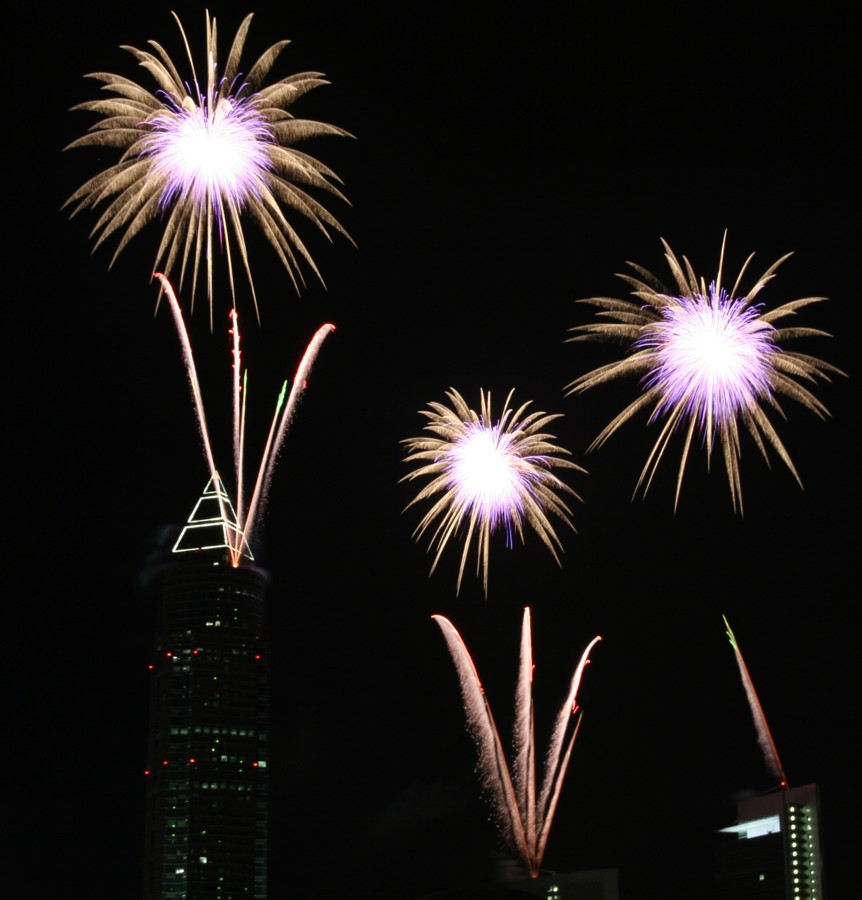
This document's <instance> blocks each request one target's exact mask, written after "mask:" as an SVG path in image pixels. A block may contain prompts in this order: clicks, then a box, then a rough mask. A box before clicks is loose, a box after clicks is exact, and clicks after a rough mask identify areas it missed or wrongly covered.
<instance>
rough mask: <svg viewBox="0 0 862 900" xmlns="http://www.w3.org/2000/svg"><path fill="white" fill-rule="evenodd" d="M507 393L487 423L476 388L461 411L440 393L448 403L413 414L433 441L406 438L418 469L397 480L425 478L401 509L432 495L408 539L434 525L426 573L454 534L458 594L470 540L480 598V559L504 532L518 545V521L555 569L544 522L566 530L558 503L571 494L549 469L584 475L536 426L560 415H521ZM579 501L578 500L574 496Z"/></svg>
mask: <svg viewBox="0 0 862 900" xmlns="http://www.w3.org/2000/svg"><path fill="white" fill-rule="evenodd" d="M513 393H514V391H510V392H509V396H508V397H507V398H506V402H505V403H504V404H503V413H502V415H501V416H500V419H499V420H498V421H497V422H496V423H495V422H494V421H493V419H492V416H491V394H490V392H488V393H485V391H483V390H480V392H479V394H480V409H479V412H476V411H475V410H473V409H470V407H468V406H467V403H466V402H465V400H464V398H463V397H462V396H461V395H460V394H459V393H458V392H457V391H456V390H455V389H454V388H452V389H450V390H449V391H447V392H446V396H447V397H448V398H449V400H450V402H451V404H452V406H451V408H450V407H448V406H446V405H445V404H443V403H430V404H429V406H430V407H431V408H430V409H427V410H421V415H423V416H425V417H426V418H427V419H428V423H427V424H426V425H425V430H426V431H430V432H431V433H432V434H433V435H434V437H427V436H423V437H417V438H409V439H407V440H405V441H402V443H404V444H405V445H406V447H407V450H408V455H407V457H406V458H405V462H408V463H411V462H418V463H422V465H421V466H420V467H419V468H417V469H415V470H414V471H412V472H410V473H409V474H408V475H405V476H404V478H403V479H402V480H406V481H412V480H413V479H415V478H423V477H426V476H427V477H430V478H431V479H432V480H431V483H430V484H427V485H426V486H425V487H424V488H422V490H421V491H420V492H419V493H418V494H417V495H416V497H415V499H414V500H412V501H411V503H410V504H409V505H408V508H409V506H412V505H413V504H414V503H418V502H420V501H422V500H425V499H426V498H429V497H436V500H435V502H434V504H433V506H432V507H431V508H430V509H429V510H428V512H426V513H425V515H424V516H423V518H422V521H421V522H420V523H419V525H418V527H417V528H416V531H415V532H414V536H415V537H416V538H417V539H419V538H421V537H422V535H423V534H424V533H425V532H426V531H427V530H428V529H429V528H430V527H431V525H432V524H435V523H436V527H435V528H434V533H433V535H432V537H431V542H430V547H431V548H432V549H433V548H434V547H436V554H435V556H434V563H433V565H432V566H431V571H432V572H433V571H434V569H435V568H436V567H437V563H438V562H439V560H440V555H441V554H442V552H443V550H444V548H445V547H446V545H447V544H448V543H449V540H450V539H451V538H452V537H453V536H455V535H459V534H462V535H463V541H464V550H463V552H462V554H461V566H460V569H459V571H458V590H459V591H460V589H461V579H462V577H463V574H464V566H465V564H466V561H467V555H468V553H469V551H470V544H471V542H472V540H473V538H474V537H475V538H476V542H477V560H476V570H477V573H478V572H479V571H481V572H482V577H483V584H484V588H485V594H486V596H487V593H488V556H489V548H490V543H491V535H492V533H493V532H494V531H496V530H497V529H498V528H500V527H503V528H504V529H505V530H506V536H507V543H508V544H509V545H510V546H511V544H512V540H513V535H514V534H517V535H518V537H520V538H521V541H522V542H523V540H524V523H525V522H526V523H527V524H529V525H530V526H531V527H532V528H533V530H534V531H535V532H536V533H537V534H538V535H539V537H540V538H541V539H542V541H543V542H544V544H545V546H546V547H547V548H548V549H549V550H550V551H551V553H552V554H553V556H554V559H555V560H556V561H557V563H558V564H559V561H560V560H559V556H558V550H560V549H562V547H561V544H560V541H559V538H558V537H557V535H556V532H555V531H554V527H553V525H552V523H551V521H550V519H549V518H548V514H549V513H552V514H553V515H555V516H558V517H559V518H560V519H562V520H563V521H564V522H565V523H566V524H567V525H568V526H570V527H572V521H571V511H570V510H569V508H568V506H566V504H565V503H564V502H563V501H562V500H561V499H560V497H559V492H561V491H565V492H567V493H569V494H571V495H572V496H573V497H576V498H577V497H578V495H577V494H576V493H575V492H574V491H573V490H572V489H571V488H570V487H568V485H566V484H564V483H563V482H562V481H560V479H559V478H557V476H556V475H554V473H553V472H552V469H554V468H567V469H576V470H577V471H579V472H583V471H584V470H583V469H581V468H580V466H577V465H575V463H573V462H571V461H570V460H568V459H565V458H563V457H562V456H561V454H568V451H567V450H565V449H563V448H561V447H558V446H557V445H556V444H554V443H553V441H554V436H553V435H551V434H547V433H545V432H544V431H543V429H544V428H545V427H546V426H547V425H548V423H550V422H552V421H553V420H554V419H558V418H560V415H559V414H557V415H547V414H545V413H543V412H533V413H529V414H526V412H527V408H528V407H529V406H530V402H529V401H528V402H527V403H525V404H523V406H521V407H519V408H518V409H517V410H515V409H513V408H512V407H511V406H510V405H509V404H510V401H511V399H512V394H513ZM578 499H580V498H578Z"/></svg>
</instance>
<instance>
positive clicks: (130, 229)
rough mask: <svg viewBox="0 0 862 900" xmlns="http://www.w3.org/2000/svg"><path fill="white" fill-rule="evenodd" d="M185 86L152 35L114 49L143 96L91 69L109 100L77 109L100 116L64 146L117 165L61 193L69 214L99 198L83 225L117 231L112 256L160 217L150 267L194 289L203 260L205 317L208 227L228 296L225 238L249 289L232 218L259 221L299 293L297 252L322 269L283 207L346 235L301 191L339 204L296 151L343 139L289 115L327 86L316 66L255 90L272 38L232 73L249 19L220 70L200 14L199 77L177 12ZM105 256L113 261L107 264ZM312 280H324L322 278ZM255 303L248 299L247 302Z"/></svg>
mask: <svg viewBox="0 0 862 900" xmlns="http://www.w3.org/2000/svg"><path fill="white" fill-rule="evenodd" d="M174 18H175V19H176V21H177V24H178V25H179V28H180V33H181V34H182V39H183V43H184V45H185V48H186V54H187V56H188V61H189V64H190V67H191V75H192V78H191V81H190V82H186V81H184V80H183V79H182V78H181V77H180V74H179V71H178V69H177V67H176V66H175V65H174V63H173V61H172V60H171V58H170V56H168V54H167V52H166V51H165V50H164V48H163V47H162V46H161V45H160V44H159V43H157V42H156V41H150V42H149V43H150V46H151V47H152V48H153V50H154V51H155V52H149V51H146V50H138V49H136V48H135V47H128V46H127V47H124V48H123V49H125V50H128V51H129V53H131V54H132V55H133V56H134V57H135V59H137V60H138V63H139V64H140V65H141V66H142V67H143V68H145V69H146V70H147V71H148V72H149V73H150V75H151V76H152V77H153V80H154V81H155V84H156V87H157V90H156V92H155V93H151V92H150V91H149V90H147V89H146V88H144V87H142V86H141V85H139V84H137V83H136V82H134V81H132V80H130V79H128V78H125V77H123V76H121V75H112V74H110V73H107V72H94V73H92V74H91V75H90V76H88V77H90V78H95V79H96V80H97V81H101V82H103V84H102V90H104V91H107V92H108V93H109V94H110V95H113V96H109V97H106V98H104V99H101V100H92V101H89V102H87V103H82V104H80V105H78V106H76V107H74V108H75V109H82V110H86V111H87V112H92V113H96V114H97V115H99V116H100V117H101V118H100V120H99V121H98V122H96V124H95V125H93V126H92V127H91V128H90V130H89V132H88V133H87V134H86V135H84V136H83V137H81V138H78V139H77V140H76V141H73V142H72V143H71V144H70V145H69V146H70V147H91V146H98V147H111V148H114V147H116V148H119V149H121V150H122V151H123V153H122V156H121V157H120V161H119V162H118V163H116V164H115V165H112V166H110V167H109V168H107V169H106V170H105V171H103V172H101V173H100V174H98V175H96V176H95V177H94V178H91V179H90V180H89V181H87V182H86V184H84V185H82V186H81V187H80V188H79V189H78V190H77V191H75V193H74V194H73V195H72V196H71V197H70V198H69V200H68V201H67V204H74V209H73V215H74V214H75V213H77V212H79V211H80V210H82V209H84V208H87V207H95V206H98V205H99V204H101V203H103V202H107V206H106V207H105V208H104V209H103V210H102V214H101V216H100V218H99V219H98V221H97V222H96V225H95V227H94V229H93V234H94V235H95V236H96V243H95V246H96V247H98V246H99V245H100V244H101V243H102V242H103V241H105V240H106V239H107V238H109V237H110V236H111V235H113V234H114V233H118V234H120V235H121V237H120V240H119V244H118V246H117V249H116V251H115V252H114V257H113V259H116V257H117V254H119V252H120V251H121V250H122V249H123V248H124V247H125V246H126V244H127V243H128V242H129V241H130V240H131V239H132V238H133V237H134V236H135V235H136V234H137V233H138V232H139V231H140V230H141V228H143V226H144V225H146V224H147V223H148V222H149V221H151V220H152V219H154V218H156V217H158V216H163V217H164V220H165V227H164V234H163V235H162V239H161V243H160V244H159V248H158V251H157V254H156V266H155V267H156V268H161V270H162V271H163V272H164V273H165V274H166V275H168V276H169V275H170V274H171V271H172V270H173V269H174V267H175V266H176V265H177V264H179V266H180V284H181V285H182V281H183V276H184V275H185V274H186V272H187V270H189V269H190V270H191V277H192V292H191V293H192V295H194V289H195V286H196V283H197V277H198V270H199V267H200V264H201V260H202V257H205V259H206V273H207V296H208V297H209V301H210V316H212V258H213V250H214V248H213V233H214V232H215V233H216V234H217V240H218V243H219V244H220V245H221V247H222V248H223V250H224V252H225V256H226V259H227V265H228V273H229V278H230V284H231V292H232V293H233V291H234V276H233V268H234V267H233V260H232V256H231V243H232V242H233V243H234V244H235V249H236V250H237V251H238V253H239V257H240V258H241V260H242V264H243V267H244V268H245V272H246V275H247V277H248V280H249V284H250V286H251V290H252V295H253V296H254V284H253V281H252V277H251V270H250V268H249V261H248V251H247V247H246V241H245V235H244V233H243V226H242V221H241V217H242V215H243V214H245V213H249V214H251V216H252V217H253V218H254V219H255V220H256V221H257V223H258V224H259V225H260V227H261V229H262V230H263V232H264V234H265V235H266V237H267V239H268V241H269V243H270V244H271V245H272V246H273V248H274V249H275V251H276V253H277V254H278V256H279V258H280V259H281V262H282V263H283V264H284V267H285V268H286V269H287V271H288V273H289V274H290V277H291V280H292V281H293V284H294V286H295V287H296V288H297V289H298V288H299V285H300V283H301V282H302V274H301V272H300V268H299V262H300V259H304V260H305V262H306V263H307V264H308V265H309V266H310V267H311V269H312V271H314V273H315V274H316V275H317V276H318V277H320V273H319V272H318V270H317V267H316V265H315V263H314V261H313V259H312V257H311V254H310V253H309V251H308V249H307V248H306V246H305V244H304V243H303V242H302V240H301V239H300V237H299V235H298V234H297V233H296V231H295V230H294V227H293V225H292V224H291V222H290V220H289V219H288V218H287V216H286V215H285V213H284V208H286V209H288V210H289V211H290V212H292V213H298V214H300V215H302V216H304V217H305V218H306V219H308V220H310V221H311V222H313V223H314V224H315V225H316V226H317V227H318V228H319V229H320V230H321V231H322V232H323V233H324V234H325V235H327V237H329V236H330V233H331V232H332V231H335V232H339V233H341V234H343V235H345V237H347V233H346V232H345V230H344V229H343V228H342V226H341V225H340V224H339V223H338V221H337V220H336V219H335V218H334V217H333V216H332V215H331V214H330V213H329V212H328V211H327V210H326V208H325V207H324V206H323V205H322V204H321V203H320V202H319V201H317V200H315V199H314V197H313V196H311V194H310V193H308V191H307V190H306V189H307V188H311V189H315V190H317V189H320V190H323V191H326V192H328V193H330V194H334V195H335V196H337V197H340V198H341V199H344V197H343V195H342V194H341V192H340V191H339V190H338V188H337V187H336V183H340V182H339V179H338V177H337V176H336V175H335V173H334V172H332V171H331V170H330V169H329V168H328V167H326V166H325V165H323V163H321V162H319V161H318V160H316V159H314V158H313V157H312V156H309V155H308V154H307V153H303V152H301V151H299V150H296V149H294V145H296V144H297V143H299V142H301V141H304V140H306V139H307V138H313V137H320V136H322V135H346V134H347V132H345V131H343V130H342V129H340V128H336V127H334V126H332V125H326V124H324V123H322V122H314V121H308V120H303V119H296V118H294V117H293V116H292V115H291V114H290V113H289V112H288V111H287V107H288V106H290V105H291V104H292V103H293V102H294V100H296V99H298V98H299V97H301V96H302V95H303V94H305V93H307V92H308V91H310V90H313V89H314V88H316V87H319V86H320V85H322V84H326V83H327V82H326V81H325V80H324V78H323V77H322V75H321V73H319V72H302V73H299V74H296V75H291V76H288V77H286V78H283V79H281V80H280V81H277V82H275V83H273V84H271V85H268V86H265V87H264V86H263V81H264V80H265V79H266V77H267V75H268V74H269V72H270V69H271V68H272V65H273V63H274V62H275V60H276V58H277V57H278V55H279V53H280V52H281V51H282V50H283V49H284V47H285V46H286V45H287V44H288V43H289V42H288V41H279V42H278V43H277V44H274V45H273V46H272V47H270V48H269V49H268V50H267V51H266V52H265V53H264V54H263V55H262V56H261V57H260V59H258V61H257V62H256V63H255V64H254V65H253V66H252V67H251V69H249V70H248V73H247V74H246V75H245V76H242V75H241V74H240V72H239V64H240V56H241V54H242V51H243V47H244V45H245V40H246V35H247V33H248V29H249V26H250V24H251V18H252V17H251V15H249V16H247V17H246V18H245V19H244V20H243V22H242V24H241V25H240V28H239V31H238V32H237V34H236V37H235V38H234V40H233V44H232V46H231V49H230V53H229V54H228V58H227V64H226V65H225V68H224V72H223V74H221V75H219V70H218V64H217V45H216V21H215V19H211V18H210V16H209V13H207V17H206V63H205V67H206V77H205V79H204V82H203V83H201V82H199V81H198V76H197V73H196V71H195V66H194V62H193V60H192V55H191V51H190V49H189V44H188V40H187V39H186V35H185V31H184V30H183V27H182V23H181V22H180V20H179V18H178V17H177V16H176V14H174ZM113 259H112V262H113ZM321 280H322V279H321ZM256 304H257V300H256V299H255V305H256Z"/></svg>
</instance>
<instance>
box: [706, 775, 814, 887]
mask: <svg viewBox="0 0 862 900" xmlns="http://www.w3.org/2000/svg"><path fill="white" fill-rule="evenodd" d="M820 820H821V816H820V798H819V793H818V791H817V785H816V784H806V785H803V786H802V787H797V788H788V789H786V790H781V791H776V792H773V793H771V794H764V795H762V796H759V797H751V798H749V799H746V800H740V801H739V803H737V823H736V824H735V825H731V826H729V827H727V828H722V829H721V831H719V832H718V834H717V836H716V845H715V854H716V893H715V897H716V898H717V900H724V898H727V900H747V898H757V900H824V897H825V895H824V880H823V851H822V839H821V829H820V824H821V822H820Z"/></svg>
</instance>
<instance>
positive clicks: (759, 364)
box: [634, 282, 775, 430]
mask: <svg viewBox="0 0 862 900" xmlns="http://www.w3.org/2000/svg"><path fill="white" fill-rule="evenodd" d="M747 304H748V300H747V298H746V297H738V298H731V297H729V296H728V294H727V291H725V290H721V291H716V286H715V282H713V283H712V284H710V286H709V293H708V295H707V296H703V295H702V294H695V295H694V296H693V297H675V298H673V299H672V300H671V302H670V303H669V304H668V305H667V306H662V307H660V308H659V313H660V314H661V317H662V318H661V321H659V322H656V323H655V324H654V325H651V326H649V327H648V328H647V329H646V331H645V333H644V335H643V336H642V337H640V338H639V339H638V340H637V341H636V342H635V345H634V346H635V350H647V351H649V352H650V353H651V354H652V355H653V358H654V365H653V366H652V367H651V369H650V371H649V372H648V374H647V375H646V377H645V382H646V384H647V386H648V387H650V388H656V389H658V391H659V392H660V394H661V399H660V400H659V403H658V404H657V406H656V408H655V410H654V412H653V415H652V419H653V420H654V419H656V418H658V417H659V416H661V415H662V414H664V413H666V412H667V411H669V410H672V409H675V408H680V407H682V408H684V409H685V412H686V414H687V415H688V416H691V417H694V418H696V419H697V421H698V424H699V426H700V428H701V430H706V428H707V425H708V423H710V422H712V423H715V425H716V426H717V427H718V429H719V430H720V429H721V428H723V427H724V426H725V425H726V424H727V423H728V422H729V421H730V420H735V419H736V417H737V416H738V415H739V414H741V413H744V412H745V411H747V410H752V409H753V408H754V407H755V406H756V405H757V403H758V401H759V400H760V399H762V398H763V397H765V396H770V394H771V392H770V389H769V378H770V374H771V372H772V364H771V357H772V354H773V353H774V352H775V345H774V343H773V340H772V334H773V331H774V329H773V327H772V326H771V325H770V324H768V323H766V322H764V321H763V320H762V319H761V318H760V309H759V307H757V306H748V305H747Z"/></svg>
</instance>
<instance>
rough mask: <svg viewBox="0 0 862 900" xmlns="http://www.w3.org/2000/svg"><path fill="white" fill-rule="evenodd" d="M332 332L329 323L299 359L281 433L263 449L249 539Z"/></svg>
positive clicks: (251, 506) (249, 509)
mask: <svg viewBox="0 0 862 900" xmlns="http://www.w3.org/2000/svg"><path fill="white" fill-rule="evenodd" d="M333 331H335V326H334V325H331V324H326V325H321V326H320V328H318V329H317V331H316V332H315V334H314V337H313V338H312V339H311V341H310V342H309V344H308V347H307V348H306V350H305V353H304V354H303V356H302V359H301V360H300V363H299V366H298V367H297V370H296V375H295V376H294V379H293V385H292V387H291V389H290V395H289V396H288V398H287V404H286V405H284V409H283V412H282V413H281V418H280V420H279V422H278V432H277V433H276V434H275V439H274V440H272V436H273V429H270V437H269V438H268V439H267V444H266V449H265V450H264V453H263V457H262V458H261V461H260V468H259V470H258V477H257V483H256V484H255V489H254V494H253V495H252V500H251V503H250V504H249V508H248V518H247V519H246V523H247V524H246V535H247V536H248V537H249V540H250V539H251V535H252V534H253V532H254V529H255V527H256V525H257V523H258V521H259V520H260V510H261V506H262V504H263V503H264V502H265V500H266V497H267V495H268V493H269V486H270V483H271V482H272V473H273V471H274V470H275V464H276V463H277V462H278V455H279V452H280V450H281V447H282V445H283V444H284V439H285V436H286V435H287V431H288V429H289V428H290V426H291V424H292V422H293V417H294V415H295V414H296V407H297V405H298V404H299V400H300V399H301V397H302V395H303V394H304V393H305V389H306V388H307V387H308V377H309V375H310V374H311V368H312V366H313V365H314V363H315V361H316V360H317V354H318V353H319V352H320V347H321V345H322V344H323V342H324V340H325V339H326V338H327V337H328V336H329V335H330V334H332V332H333ZM286 388H287V382H285V383H284V386H283V387H282V390H281V394H280V395H279V399H278V404H277V405H276V416H275V418H274V419H273V426H275V424H276V419H278V411H279V409H280V408H281V407H282V404H283V403H284V393H285V389H286Z"/></svg>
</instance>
